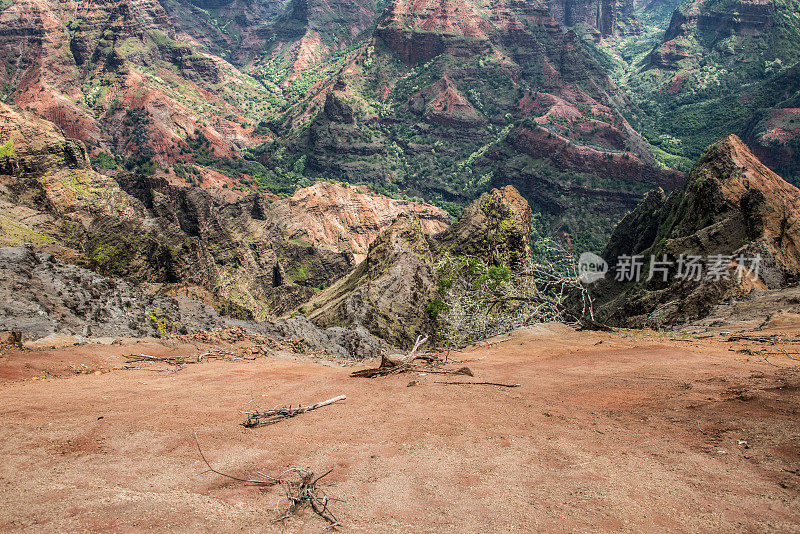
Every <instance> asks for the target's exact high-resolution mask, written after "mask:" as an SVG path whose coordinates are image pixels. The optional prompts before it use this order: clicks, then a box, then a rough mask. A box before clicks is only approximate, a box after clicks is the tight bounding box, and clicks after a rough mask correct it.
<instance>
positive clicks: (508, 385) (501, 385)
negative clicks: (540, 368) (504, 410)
mask: <svg viewBox="0 0 800 534" xmlns="http://www.w3.org/2000/svg"><path fill="white" fill-rule="evenodd" d="M434 384H447V385H450V386H467V385H472V386H500V387H502V388H518V387H519V386H520V384H503V383H501V382H436V381H434Z"/></svg>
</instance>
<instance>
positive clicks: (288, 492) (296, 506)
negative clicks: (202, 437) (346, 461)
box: [194, 432, 341, 530]
mask: <svg viewBox="0 0 800 534" xmlns="http://www.w3.org/2000/svg"><path fill="white" fill-rule="evenodd" d="M194 442H195V443H196V444H197V452H198V453H200V458H202V459H203V463H205V464H206V467H208V471H210V472H211V473H215V474H217V475H220V476H223V477H226V478H229V479H231V480H236V481H238V482H244V483H246V484H252V485H255V486H260V487H271V486H280V487H281V488H282V489H283V492H284V498H285V499H286V500H287V501H289V507H288V508H287V509H286V510H285V511H284V513H283V514H281V516H280V517H278V518H276V519H275V521H276V522H277V521H281V522H283V523H284V526H285V524H286V520H287V519H289V518H290V517H291V516H292V515H294V514H295V513H296V512H297V511H298V510H300V509H301V508H302V507H304V506H306V505H308V506H310V507H311V509H312V510H313V511H314V513H315V514H317V515H318V516H320V517H321V518H322V519H324V520H325V521H327V522H328V528H330V529H333V530H335V529H336V527H338V526H341V524H340V523H339V520H338V519H336V516H335V515H333V512H331V510H330V508H328V504H329V503H331V502H341V499H334V498H332V497H328V496H326V495H325V492H324V491H323V490H322V489H321V487H320V484H319V482H320V480H322V479H323V478H325V477H326V476H328V475H329V474H330V473H331V472H332V471H333V469H329V470H327V471H326V472H325V473H323V474H321V475H319V476H316V475H315V474H314V472H313V471H311V470H309V469H302V468H300V467H290V468H289V469H287V470H286V471H284V472H283V473H281V474H280V475H278V476H277V477H271V476H269V475H265V474H264V473H256V474H257V475H258V478H240V477H236V476H233V475H229V474H227V473H223V472H221V471H217V470H216V469H214V468H213V467H211V464H210V463H208V460H207V459H206V457H205V455H204V454H203V450H202V449H201V448H200V441H199V440H198V439H197V432H195V433H194Z"/></svg>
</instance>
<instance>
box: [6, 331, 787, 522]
mask: <svg viewBox="0 0 800 534" xmlns="http://www.w3.org/2000/svg"><path fill="white" fill-rule="evenodd" d="M719 339H721V338H720V337H719V336H715V337H713V338H709V339H703V340H686V339H681V338H673V337H670V336H669V335H662V334H655V333H649V334H648V333H640V332H617V333H611V334H599V333H585V332H573V331H571V330H568V329H566V328H565V327H561V326H556V325H548V326H543V327H539V328H535V329H530V330H525V331H520V332H517V333H515V334H514V335H513V337H512V339H510V340H508V341H505V342H503V343H500V344H497V345H495V346H493V347H492V348H491V349H490V350H489V349H487V348H486V347H477V348H475V349H472V350H471V351H469V352H467V353H464V354H458V355H456V356H455V357H456V358H458V359H463V360H472V361H470V362H468V363H466V365H468V366H469V367H470V368H471V369H472V370H473V371H474V372H475V375H476V376H475V378H474V380H486V381H496V382H512V383H519V384H521V386H520V387H518V388H513V389H506V388H498V387H493V386H456V385H453V386H446V385H440V384H436V383H435V382H436V381H440V380H462V379H463V377H458V378H453V377H448V376H442V375H431V374H428V375H424V376H420V375H415V374H402V375H397V376H389V377H383V378H377V379H372V380H370V379H356V378H350V377H349V373H350V372H351V371H352V370H353V367H352V366H351V367H339V366H333V365H322V364H321V363H319V362H313V361H304V360H297V359H290V358H260V359H257V360H255V361H250V362H227V361H209V362H203V363H202V364H196V365H188V366H186V367H185V368H184V369H183V370H181V371H180V372H177V373H167V372H164V373H156V372H148V371H141V370H112V371H110V372H108V371H107V370H108V369H113V368H118V367H120V366H121V364H122V362H123V361H124V360H123V359H122V358H121V357H120V355H121V354H125V353H131V352H136V353H140V352H146V353H149V354H153V355H167V354H170V355H175V354H191V353H192V352H194V351H196V348H195V347H194V346H191V345H188V344H187V345H181V344H167V343H163V342H157V341H152V342H145V343H135V342H133V341H123V344H122V345H101V344H88V345H82V346H76V347H69V348H64V349H42V348H40V349H37V350H33V351H23V352H19V351H16V352H7V353H6V354H4V355H2V356H0V395H2V399H3V402H2V404H0V421H2V425H0V455H1V456H2V458H3V461H2V462H0V530H3V531H9V530H11V531H13V530H28V531H37V532H55V531H61V532H63V531H72V532H79V531H83V532H139V531H147V530H151V531H165V530H172V531H183V532H189V531H191V532H198V531H206V532H211V531H213V532H233V531H236V532H240V531H244V532H256V531H258V532H263V531H276V532H278V531H280V529H281V525H280V524H276V523H273V522H272V521H273V520H274V519H275V518H276V517H277V516H278V512H277V511H276V504H278V501H279V498H280V495H281V492H280V490H279V489H278V488H270V489H266V490H263V489H259V488H257V487H248V486H246V485H243V484H241V483H238V482H233V481H231V480H227V479H225V478H222V477H220V476H217V475H214V474H209V473H206V474H203V471H204V470H205V466H204V465H203V463H202V462H201V460H200V458H199V456H198V454H197V450H196V448H195V443H194V439H193V434H192V432H193V431H197V434H198V436H199V438H200V442H201V444H202V447H203V451H204V453H205V454H206V456H207V457H208V459H209V460H210V461H211V463H212V465H213V466H214V467H215V468H217V469H219V470H222V471H225V472H229V473H231V474H234V475H237V476H247V475H251V474H253V473H254V472H255V471H262V472H265V473H269V474H275V473H278V472H280V471H282V470H283V469H285V468H286V467H289V466H300V467H310V468H311V469H313V470H315V471H317V472H319V473H322V472H324V471H326V470H327V469H329V468H334V469H335V470H334V471H333V473H332V474H331V475H330V476H329V477H328V478H329V479H330V482H331V483H332V484H333V485H332V486H330V487H328V488H327V492H328V494H329V495H332V496H335V497H337V498H340V499H344V500H345V501H346V502H343V503H336V504H334V505H333V510H334V512H335V513H337V516H338V517H339V518H340V520H341V521H342V523H343V524H344V525H345V531H346V532H513V531H517V532H526V531H527V532H530V531H536V530H539V531H541V530H545V531H585V530H592V531H611V530H614V531H664V530H669V531H706V532H708V531H718V532H730V531H746V530H759V531H763V530H773V531H782V532H798V531H800V394H799V393H798V386H799V385H800V372H798V368H792V367H791V365H792V364H796V363H798V362H793V361H792V360H791V359H789V358H778V357H772V358H770V360H771V361H772V363H773V364H769V363H766V362H765V361H764V360H763V359H762V358H761V357H759V356H758V355H754V354H752V353H748V352H746V351H745V352H736V350H739V349H742V346H743V345H742V344H737V343H726V342H721V341H718V340H719ZM729 349H733V350H729ZM95 373H97V374H95ZM412 380H416V381H417V382H418V384H417V385H415V386H413V387H408V384H409V382H411V381H412ZM340 394H345V395H347V400H346V401H344V402H340V403H337V404H334V405H331V406H326V407H324V408H321V409H319V410H317V411H314V412H310V413H306V414H303V415H300V416H298V417H295V418H293V419H290V420H286V421H283V422H281V423H278V424H276V425H272V426H269V427H263V428H257V429H245V428H243V427H242V426H240V423H241V422H242V420H243V416H242V414H241V413H240V411H241V410H247V409H250V408H251V407H252V406H253V404H251V403H250V401H251V400H255V402H256V403H257V404H259V405H260V406H261V407H262V408H272V407H274V406H276V405H281V404H289V403H292V404H297V403H298V402H300V403H312V402H317V401H321V400H324V399H328V398H330V397H334V396H336V395H340ZM285 505H286V503H285V502H281V503H280V506H281V507H285ZM323 527H324V522H322V520H320V519H319V518H318V517H317V516H315V515H313V514H312V513H311V512H310V511H304V512H302V513H301V514H300V515H299V516H298V517H296V518H294V519H292V520H290V521H289V522H288V523H287V524H286V528H287V532H321V531H322V528H323Z"/></svg>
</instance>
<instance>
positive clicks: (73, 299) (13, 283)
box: [0, 247, 384, 359]
mask: <svg viewBox="0 0 800 534" xmlns="http://www.w3.org/2000/svg"><path fill="white" fill-rule="evenodd" d="M0 271H2V273H3V284H2V285H1V286H0V322H2V324H3V326H4V327H5V328H8V329H12V330H14V331H18V332H20V333H21V334H22V335H23V337H24V338H25V340H28V341H29V340H34V339H39V338H42V337H47V336H50V335H52V334H61V335H72V336H77V337H83V338H98V337H115V338H121V337H163V336H171V335H180V334H187V333H190V332H197V331H200V332H206V331H209V330H213V329H219V328H226V329H230V328H236V329H241V330H242V331H244V332H249V333H252V334H259V335H267V336H270V338H271V339H274V340H276V341H283V340H287V339H302V340H303V341H304V342H305V343H306V344H307V345H308V346H310V347H311V348H312V349H313V350H317V351H325V352H328V353H330V354H333V355H336V356H339V357H342V358H349V359H364V358H372V357H375V356H379V355H380V354H381V353H382V352H383V350H384V344H382V343H381V342H380V341H379V340H377V339H375V338H374V337H373V336H371V335H370V334H369V333H368V332H366V331H365V330H364V329H363V328H356V329H348V330H345V329H343V328H328V329H321V328H317V327H316V326H314V325H313V324H312V323H310V322H309V321H308V320H307V319H305V318H303V317H293V318H290V319H285V320H279V321H273V322H265V323H258V324H256V323H252V322H247V321H240V320H235V319H231V318H229V317H225V316H221V315H219V314H218V313H217V311H216V310H214V309H213V308H212V307H210V306H207V305H205V304H203V303H201V302H199V301H197V300H193V299H190V298H186V297H169V296H164V295H154V294H151V293H149V292H146V291H143V290H142V289H141V288H140V287H138V286H136V285H134V284H131V283H130V282H128V281H125V280H121V279H117V278H108V277H103V276H100V275H98V274H96V273H94V272H92V271H89V270H87V269H84V268H81V267H77V266H74V265H68V264H64V263H63V262H61V261H60V260H59V259H58V258H56V257H55V256H53V255H52V254H49V253H44V252H34V251H33V249H32V248H31V247H0Z"/></svg>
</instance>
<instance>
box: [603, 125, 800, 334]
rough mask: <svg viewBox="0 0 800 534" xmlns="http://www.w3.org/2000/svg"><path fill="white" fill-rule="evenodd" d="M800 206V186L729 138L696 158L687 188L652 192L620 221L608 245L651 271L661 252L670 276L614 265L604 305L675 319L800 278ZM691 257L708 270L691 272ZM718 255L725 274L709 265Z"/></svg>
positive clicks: (645, 317)
mask: <svg viewBox="0 0 800 534" xmlns="http://www.w3.org/2000/svg"><path fill="white" fill-rule="evenodd" d="M799 214H800V190H798V189H797V188H796V187H794V186H793V185H791V184H788V183H787V182H785V181H784V180H783V179H782V178H780V177H779V176H778V175H776V174H775V173H774V172H772V171H771V170H769V169H768V168H767V167H766V166H764V165H763V164H762V163H761V162H760V161H758V159H757V158H756V157H755V156H754V155H753V154H752V153H751V152H750V150H749V149H748V147H747V146H746V145H745V144H744V143H742V141H741V140H740V139H739V138H738V137H736V136H730V137H728V138H726V139H723V140H722V141H719V142H718V143H716V144H714V145H713V146H711V147H710V148H709V149H708V150H707V151H706V153H705V154H704V155H703V157H702V158H701V159H700V161H699V162H698V163H697V164H696V165H695V167H694V168H693V169H692V172H691V173H690V175H689V181H688V183H687V185H686V187H685V188H684V189H683V190H681V191H676V192H674V193H673V194H671V195H670V196H669V197H666V196H665V195H664V194H663V192H661V191H656V192H653V193H651V194H650V195H648V197H647V198H646V199H645V201H644V202H643V203H642V204H640V205H639V207H637V209H636V210H634V211H633V212H632V213H631V214H629V215H628V216H627V217H625V219H623V220H622V222H620V224H619V225H618V226H617V228H616V230H615V231H614V234H613V236H612V238H611V240H610V242H609V244H608V246H607V247H606V249H605V251H604V253H603V256H604V258H605V259H606V260H607V261H608V262H609V263H610V264H611V265H612V266H614V265H617V263H618V261H619V258H622V257H623V256H624V255H627V256H631V255H641V256H642V258H643V260H644V263H643V265H642V273H644V277H645V278H646V277H647V276H648V273H649V267H650V263H651V262H650V258H651V256H653V257H655V258H656V259H658V260H664V259H666V261H668V262H670V265H669V266H668V265H666V264H662V265H661V267H670V269H669V273H668V274H669V276H668V277H667V281H664V280H663V275H662V273H661V271H656V274H657V275H656V276H655V277H653V279H652V280H650V281H644V279H643V280H642V281H640V282H639V283H636V282H634V281H630V282H626V281H625V280H624V279H623V280H622V282H617V281H612V280H610V277H613V276H614V275H615V270H614V269H612V270H611V271H610V275H609V276H607V279H606V280H604V281H603V282H602V283H600V284H599V285H598V287H596V288H595V289H596V293H597V296H598V301H599V302H603V304H602V305H601V311H602V313H604V314H605V315H606V317H607V318H609V319H612V320H614V321H616V322H618V323H621V324H628V325H633V326H644V325H647V326H664V325H672V324H676V323H681V322H684V321H687V320H692V319H696V318H698V317H702V316H703V315H704V314H706V313H707V312H708V310H710V309H711V307H712V306H713V305H714V304H717V303H719V302H721V301H723V300H725V299H729V298H732V297H735V296H737V295H741V294H744V293H747V292H749V291H751V290H756V289H761V290H768V289H779V288H783V287H786V286H787V285H789V284H793V283H796V282H797V281H798V276H800V215H799ZM690 256H696V257H698V258H700V259H702V262H703V267H704V268H706V271H704V272H702V273H701V275H700V276H699V278H698V277H695V276H694V275H692V276H690V277H684V278H683V279H681V277H680V276H678V274H679V273H678V270H677V269H678V265H679V259H680V258H681V257H683V258H684V260H686V258H689V257H690ZM756 257H759V258H760V260H759V261H756V263H755V264H754V263H753V261H752V258H756ZM715 258H717V259H715ZM715 262H716V263H717V264H718V265H717V267H718V269H717V271H718V272H719V274H714V272H713V271H711V270H709V269H712V268H713V265H714V264H715ZM720 262H721V263H720ZM756 265H757V267H758V268H757V272H756V268H755V266H756ZM616 273H620V269H617V270H616ZM685 273H686V271H685V270H684V274H685ZM740 274H741V276H739V275H740ZM695 278H698V279H695Z"/></svg>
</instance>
